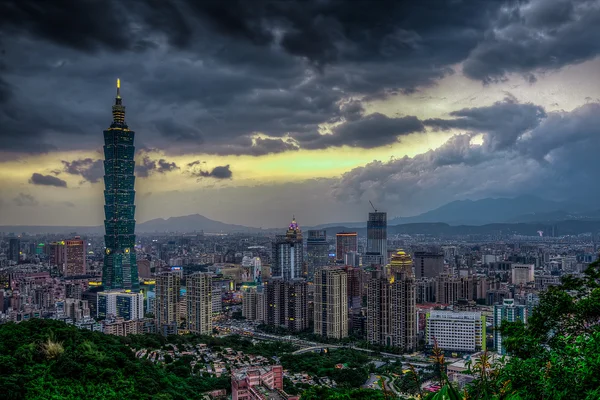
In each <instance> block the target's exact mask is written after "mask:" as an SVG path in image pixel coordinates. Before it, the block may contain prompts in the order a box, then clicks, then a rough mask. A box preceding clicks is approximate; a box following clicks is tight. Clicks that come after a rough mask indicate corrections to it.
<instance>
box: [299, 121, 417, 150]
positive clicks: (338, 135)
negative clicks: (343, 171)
mask: <svg viewBox="0 0 600 400" xmlns="http://www.w3.org/2000/svg"><path fill="white" fill-rule="evenodd" d="M424 131H425V127H424V126H423V123H422V122H421V121H419V119H418V118H416V117H412V116H408V117H401V118H389V117H386V116H385V115H383V114H380V113H373V114H369V115H367V116H365V117H363V118H360V119H354V120H350V121H348V122H345V123H342V124H341V125H338V126H336V127H334V128H333V129H332V134H330V135H320V134H318V133H317V134H314V135H304V136H299V137H298V138H297V140H298V141H299V142H300V143H301V145H302V148H306V149H325V148H327V147H339V146H350V147H361V148H365V149H369V148H375V147H379V146H385V145H390V144H393V143H396V142H397V141H398V137H399V136H404V135H408V134H410V133H415V132H424Z"/></svg>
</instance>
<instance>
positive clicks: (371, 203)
mask: <svg viewBox="0 0 600 400" xmlns="http://www.w3.org/2000/svg"><path fill="white" fill-rule="evenodd" d="M369 204H370V205H371V207H373V210H374V211H375V212H377V209H376V208H375V206H374V205H373V202H371V200H369Z"/></svg>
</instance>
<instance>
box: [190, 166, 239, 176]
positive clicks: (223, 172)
mask: <svg viewBox="0 0 600 400" xmlns="http://www.w3.org/2000/svg"><path fill="white" fill-rule="evenodd" d="M192 176H196V177H200V178H214V179H231V177H232V176H233V174H232V172H231V169H229V164H228V165H222V166H221V165H220V166H217V167H214V168H213V169H212V170H210V171H202V170H200V171H192Z"/></svg>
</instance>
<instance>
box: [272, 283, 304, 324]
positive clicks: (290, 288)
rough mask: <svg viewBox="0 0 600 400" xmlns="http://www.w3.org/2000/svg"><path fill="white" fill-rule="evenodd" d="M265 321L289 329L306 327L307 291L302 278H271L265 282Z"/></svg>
mask: <svg viewBox="0 0 600 400" xmlns="http://www.w3.org/2000/svg"><path fill="white" fill-rule="evenodd" d="M264 292H265V294H264V298H265V300H264V301H265V323H266V324H267V325H272V326H282V327H285V328H287V329H289V330H290V331H295V332H299V331H303V330H305V329H306V328H308V301H307V300H308V292H307V283H306V281H305V280H304V279H293V280H289V281H286V280H283V279H272V280H269V281H267V282H265V285H264Z"/></svg>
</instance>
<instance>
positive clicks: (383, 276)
mask: <svg viewBox="0 0 600 400" xmlns="http://www.w3.org/2000/svg"><path fill="white" fill-rule="evenodd" d="M415 300H416V293H415V279H414V274H413V271H412V259H411V257H410V256H409V255H408V254H406V253H405V252H404V251H402V250H400V251H398V252H397V253H396V254H395V255H393V256H392V258H391V260H390V263H389V265H388V266H387V267H386V268H385V269H383V270H382V269H378V270H376V271H373V272H372V277H371V279H370V280H369V287H368V291H367V340H368V341H369V342H370V343H373V344H380V345H384V346H393V347H399V348H401V349H403V350H404V351H412V350H414V349H415V348H416V346H417V314H416V303H415Z"/></svg>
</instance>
